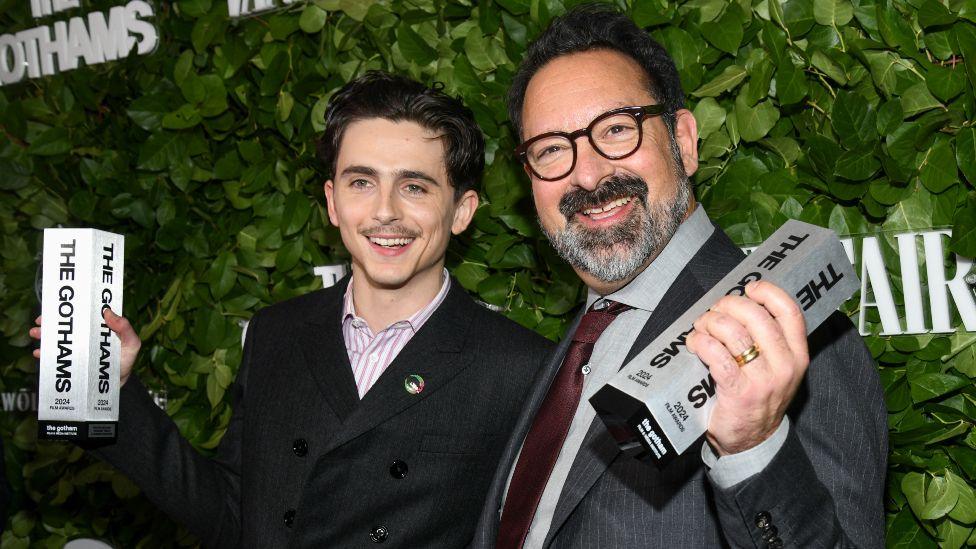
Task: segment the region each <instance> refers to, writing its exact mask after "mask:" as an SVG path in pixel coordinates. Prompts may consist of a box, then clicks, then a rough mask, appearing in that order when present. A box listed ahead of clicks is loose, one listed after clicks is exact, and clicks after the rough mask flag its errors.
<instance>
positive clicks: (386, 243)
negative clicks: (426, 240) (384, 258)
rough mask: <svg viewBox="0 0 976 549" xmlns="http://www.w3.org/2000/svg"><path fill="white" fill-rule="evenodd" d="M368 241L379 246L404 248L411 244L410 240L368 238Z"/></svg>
mask: <svg viewBox="0 0 976 549" xmlns="http://www.w3.org/2000/svg"><path fill="white" fill-rule="evenodd" d="M369 241H370V242H372V243H373V244H378V245H380V246H385V247H392V246H406V245H407V244H410V243H411V242H413V239H412V238H377V237H373V236H371V237H369Z"/></svg>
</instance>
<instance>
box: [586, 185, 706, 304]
mask: <svg viewBox="0 0 976 549" xmlns="http://www.w3.org/2000/svg"><path fill="white" fill-rule="evenodd" d="M714 230H715V227H714V226H713V225H712V223H711V221H709V219H708V215H707V214H706V213H705V209H704V208H703V207H702V206H701V204H698V205H697V206H696V207H695V210H694V211H693V212H692V213H691V215H689V216H688V218H687V219H685V220H684V221H683V222H682V223H681V225H679V226H678V230H677V231H675V233H674V236H672V237H671V240H670V241H669V242H668V243H667V245H666V246H665V247H664V250H662V251H661V253H660V254H659V255H658V256H657V257H656V258H654V260H653V261H651V264H650V265H648V266H647V268H645V269H644V270H643V271H642V272H641V273H640V274H638V275H637V276H636V277H635V278H634V279H633V280H631V281H630V282H629V283H628V284H627V285H626V286H624V287H623V288H620V289H619V290H617V291H616V292H613V293H612V294H610V295H607V296H601V295H600V294H598V293H596V292H595V291H593V290H592V289H589V290H588V291H587V294H586V306H587V307H589V306H591V305H593V303H595V302H596V301H597V300H599V299H600V298H601V297H605V298H606V299H610V300H613V301H616V302H619V303H623V304H624V305H630V306H631V307H634V308H635V309H643V310H645V311H653V310H654V308H655V307H657V304H658V303H659V302H660V301H661V298H662V297H664V294H665V293H666V292H667V291H668V289H669V288H670V287H671V284H673V283H674V281H675V280H676V279H677V278H678V275H679V274H680V273H681V270H682V269H684V267H685V265H687V264H688V262H689V261H691V258H692V257H694V255H695V254H696V253H698V250H699V249H701V247H702V245H704V244H705V241H707V240H708V238H709V237H710V236H712V231H714Z"/></svg>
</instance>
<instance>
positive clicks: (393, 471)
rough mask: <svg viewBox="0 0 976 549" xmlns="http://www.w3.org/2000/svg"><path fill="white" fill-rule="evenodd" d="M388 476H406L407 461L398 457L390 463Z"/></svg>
mask: <svg viewBox="0 0 976 549" xmlns="http://www.w3.org/2000/svg"><path fill="white" fill-rule="evenodd" d="M390 476H391V477H393V478H403V477H405V476H407V463H406V462H405V461H400V460H399V459H398V460H396V461H394V462H393V463H391V464H390Z"/></svg>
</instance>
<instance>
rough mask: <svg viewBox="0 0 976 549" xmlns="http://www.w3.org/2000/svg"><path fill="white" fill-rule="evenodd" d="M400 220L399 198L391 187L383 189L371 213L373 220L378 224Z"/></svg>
mask: <svg viewBox="0 0 976 549" xmlns="http://www.w3.org/2000/svg"><path fill="white" fill-rule="evenodd" d="M400 218H401V212H400V197H399V196H398V195H397V193H396V189H395V188H393V187H391V188H389V189H383V190H382V191H381V192H380V193H378V196H377V198H376V209H375V210H374V211H373V219H375V220H376V221H379V222H380V223H391V222H393V221H398V220H399V219H400Z"/></svg>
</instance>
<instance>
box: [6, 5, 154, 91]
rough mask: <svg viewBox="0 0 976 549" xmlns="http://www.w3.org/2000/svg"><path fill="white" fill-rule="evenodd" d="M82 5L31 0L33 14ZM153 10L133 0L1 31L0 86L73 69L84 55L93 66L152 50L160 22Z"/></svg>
mask: <svg viewBox="0 0 976 549" xmlns="http://www.w3.org/2000/svg"><path fill="white" fill-rule="evenodd" d="M80 6H81V2H80V0H30V7H31V15H32V16H33V17H34V19H41V18H44V17H48V16H50V15H54V14H56V13H60V12H63V11H65V10H70V9H74V8H78V7H80ZM153 15H154V12H153V8H152V6H151V5H150V4H149V3H148V2H146V1H145V0H131V1H130V2H129V3H127V4H125V5H121V6H113V7H112V8H110V9H109V10H108V11H93V12H90V13H87V14H82V15H79V16H76V17H72V18H70V19H68V20H67V21H55V22H54V23H52V24H50V25H40V26H37V27H34V28H31V29H27V30H22V31H20V32H17V33H13V34H11V33H5V34H2V35H0V86H2V85H10V84H16V83H17V82H20V81H21V80H24V79H25V78H27V79H30V78H38V77H41V76H50V75H52V74H57V73H59V72H64V71H70V70H74V69H77V68H78V67H79V65H80V62H81V61H84V64H85V65H88V66H90V65H97V64H99V63H105V62H107V61H115V60H116V59H122V58H124V57H126V56H127V55H129V52H130V51H132V49H133V48H135V49H136V53H137V54H139V55H145V54H147V53H150V52H151V51H153V50H154V49H155V48H156V44H157V43H159V34H158V33H157V32H156V27H154V26H153V25H152V23H150V22H148V21H146V19H147V18H150V17H152V16H153Z"/></svg>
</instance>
